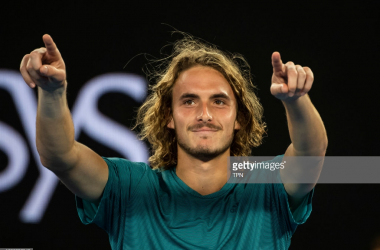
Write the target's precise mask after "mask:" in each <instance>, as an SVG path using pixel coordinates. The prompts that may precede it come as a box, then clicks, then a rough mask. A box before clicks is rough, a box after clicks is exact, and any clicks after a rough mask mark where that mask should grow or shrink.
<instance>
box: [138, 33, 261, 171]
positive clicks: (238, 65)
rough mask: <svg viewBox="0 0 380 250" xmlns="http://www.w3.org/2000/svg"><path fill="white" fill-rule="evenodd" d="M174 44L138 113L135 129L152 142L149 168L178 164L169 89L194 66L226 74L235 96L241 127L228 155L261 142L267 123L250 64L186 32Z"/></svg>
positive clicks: (247, 151) (241, 152)
mask: <svg viewBox="0 0 380 250" xmlns="http://www.w3.org/2000/svg"><path fill="white" fill-rule="evenodd" d="M183 35H184V38H182V39H181V40H178V41H176V42H175V43H174V44H173V52H172V54H171V55H170V56H168V57H167V58H165V59H163V61H164V63H162V64H161V66H163V69H160V70H156V71H154V72H153V73H154V78H155V79H156V81H157V83H156V84H154V85H150V86H149V89H150V90H151V94H150V95H149V96H148V97H147V100H146V101H145V103H144V104H143V105H142V106H141V107H140V109H139V110H138V113H137V121H136V125H135V127H134V129H135V128H136V127H137V126H139V125H141V131H140V133H139V137H140V140H144V139H148V141H149V143H150V144H151V145H152V156H150V157H149V163H150V165H151V167H152V169H161V170H166V169H169V168H171V167H173V166H175V165H176V164H177V140H176V136H175V131H174V130H172V129H169V128H168V127H167V124H168V123H169V122H170V119H171V115H172V113H171V112H172V109H171V105H172V90H173V86H174V84H175V82H176V80H177V79H178V77H179V75H180V74H181V73H182V72H184V71H185V70H187V69H189V68H191V67H194V66H207V67H211V68H213V69H215V70H217V71H219V72H220V73H222V74H223V76H224V77H225V78H226V80H227V81H228V82H229V84H230V85H231V88H232V90H233V92H234V95H235V98H236V100H237V104H238V105H237V107H238V110H237V121H238V122H239V124H240V129H239V130H235V135H234V139H233V142H232V144H231V148H230V154H231V156H248V155H250V154H251V148H252V147H258V146H259V145H261V143H262V139H263V134H264V133H266V124H265V122H263V121H262V116H263V107H262V105H261V104H260V102H259V99H258V97H257V96H256V94H255V89H256V86H254V85H253V83H252V81H251V73H250V67H249V65H248V63H247V62H246V60H245V59H244V58H243V56H241V55H240V54H230V53H228V54H227V53H224V52H222V51H221V50H219V49H218V48H217V47H216V46H215V45H212V44H209V43H205V42H202V41H200V40H199V39H196V38H194V37H192V36H190V35H188V34H186V33H183Z"/></svg>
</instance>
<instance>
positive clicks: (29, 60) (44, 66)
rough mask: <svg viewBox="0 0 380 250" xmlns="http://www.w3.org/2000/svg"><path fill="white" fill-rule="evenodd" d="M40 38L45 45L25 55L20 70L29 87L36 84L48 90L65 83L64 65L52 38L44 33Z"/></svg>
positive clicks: (62, 85)
mask: <svg viewBox="0 0 380 250" xmlns="http://www.w3.org/2000/svg"><path fill="white" fill-rule="evenodd" d="M42 40H43V41H44V43H45V47H42V48H39V49H35V50H33V51H32V52H31V53H30V54H27V55H25V56H24V58H23V59H22V61H21V64H20V72H21V75H22V77H23V78H24V81H25V82H26V84H28V85H29V87H31V88H34V87H36V86H38V87H40V88H42V89H44V90H46V91H49V92H50V91H54V90H56V89H58V88H62V87H64V86H65V85H66V67H65V63H64V61H63V59H62V56H61V53H60V52H59V51H58V48H57V46H56V45H55V43H54V41H53V39H52V38H51V37H50V36H49V35H44V36H43V37H42Z"/></svg>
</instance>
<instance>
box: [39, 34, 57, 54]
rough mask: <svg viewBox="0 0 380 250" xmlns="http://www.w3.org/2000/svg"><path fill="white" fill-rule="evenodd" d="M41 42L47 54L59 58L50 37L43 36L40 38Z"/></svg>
mask: <svg viewBox="0 0 380 250" xmlns="http://www.w3.org/2000/svg"><path fill="white" fill-rule="evenodd" d="M42 40H43V41H44V43H45V47H46V50H47V53H48V54H50V55H52V56H59V51H58V48H57V46H56V45H55V43H54V41H53V39H52V38H51V36H50V35H48V34H45V35H43V36H42Z"/></svg>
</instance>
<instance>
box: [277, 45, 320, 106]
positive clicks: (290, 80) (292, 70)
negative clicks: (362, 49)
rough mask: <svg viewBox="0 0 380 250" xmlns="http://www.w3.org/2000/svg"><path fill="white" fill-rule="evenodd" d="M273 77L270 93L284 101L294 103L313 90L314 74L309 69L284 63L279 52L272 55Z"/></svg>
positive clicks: (291, 63)
mask: <svg viewBox="0 0 380 250" xmlns="http://www.w3.org/2000/svg"><path fill="white" fill-rule="evenodd" d="M272 65H273V76H272V85H271V87H270V92H271V93H272V95H274V96H275V97H276V98H278V99H280V100H283V101H294V100H297V99H298V98H299V97H300V96H303V95H305V94H306V93H308V92H309V91H310V89H311V85H312V84H313V81H314V74H313V72H312V71H311V69H310V68H309V67H302V66H301V65H294V63H293V62H287V63H286V64H283V63H282V60H281V55H280V53H279V52H273V54H272Z"/></svg>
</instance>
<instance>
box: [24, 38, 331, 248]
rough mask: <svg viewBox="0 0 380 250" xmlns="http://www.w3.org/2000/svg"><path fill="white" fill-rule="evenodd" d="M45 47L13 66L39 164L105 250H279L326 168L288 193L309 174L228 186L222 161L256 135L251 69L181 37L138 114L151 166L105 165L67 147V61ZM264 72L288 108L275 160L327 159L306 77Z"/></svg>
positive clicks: (295, 169) (295, 71)
mask: <svg viewBox="0 0 380 250" xmlns="http://www.w3.org/2000/svg"><path fill="white" fill-rule="evenodd" d="M43 41H44V43H45V47H46V48H40V49H36V50H34V51H33V52H31V53H30V54H28V55H25V56H24V58H23V60H22V62H21V66H20V71H21V73H22V76H23V78H24V80H25V82H26V83H27V84H28V85H29V86H30V87H32V88H33V87H35V86H38V87H39V88H38V113H37V141H36V143H37V148H38V152H39V154H40V158H41V162H42V164H43V165H44V166H45V167H47V168H48V169H50V170H51V171H53V172H54V173H55V174H56V175H57V176H58V177H59V178H60V180H61V181H62V182H63V183H64V184H65V185H66V186H67V187H68V188H69V189H70V190H71V191H72V192H73V193H74V194H75V195H76V199H77V208H78V213H79V216H80V218H81V220H82V222H83V223H85V224H88V223H96V224H97V225H98V226H100V227H101V228H103V229H104V230H105V231H106V232H107V233H108V235H109V239H110V244H111V247H112V249H288V247H289V245H290V239H291V237H292V234H293V233H294V231H295V230H296V227H297V225H298V224H302V223H304V222H305V221H306V219H307V218H308V216H309V214H310V212H311V200H312V196H313V192H314V186H315V184H316V182H317V180H318V177H319V174H320V171H321V169H322V164H323V161H320V162H318V163H316V164H315V165H314V166H312V167H311V168H310V166H309V168H308V170H307V171H309V172H311V173H313V176H314V181H313V183H309V184H297V183H299V181H298V182H297V180H296V179H297V177H298V176H300V175H302V173H304V172H305V171H306V170H305V168H303V166H301V164H297V161H293V163H292V165H291V166H288V167H286V168H284V169H281V170H280V173H279V174H278V175H277V177H276V178H279V180H280V181H281V180H282V182H283V184H281V183H279V184H274V183H272V184H236V183H235V184H233V183H227V180H228V179H229V177H230V171H228V167H227V162H228V157H229V156H240V155H241V156H247V155H249V154H250V150H251V148H252V147H257V146H259V145H260V144H261V140H262V135H263V133H265V124H264V123H263V122H262V121H261V118H262V107H261V104H260V103H259V102H258V99H257V97H256V95H255V94H254V92H253V88H252V87H253V85H252V83H251V80H250V75H249V71H247V70H246V71H242V70H241V69H240V68H239V67H238V64H237V63H236V61H235V58H234V57H231V56H228V55H226V54H224V53H223V52H221V51H220V50H218V49H216V48H214V47H212V46H209V45H205V44H203V43H200V42H198V41H197V40H194V39H192V38H191V37H187V36H186V37H185V38H184V39H183V40H181V41H179V42H177V43H176V44H175V46H174V53H173V55H172V60H171V62H170V63H169V64H168V65H167V67H166V69H164V71H163V72H159V75H158V82H157V84H156V85H154V86H153V93H152V94H151V95H150V96H149V97H148V99H147V101H146V102H145V103H144V104H143V106H142V107H141V108H140V110H139V113H138V122H137V125H136V126H138V125H141V126H142V131H141V138H142V139H144V138H146V139H148V140H149V142H150V143H151V144H152V149H153V155H152V156H151V157H150V158H149V162H150V165H151V167H149V166H148V165H147V164H145V163H136V162H130V161H128V160H125V159H120V158H107V157H103V158H102V157H100V156H99V155H98V154H96V153H95V152H93V151H92V150H91V149H89V148H88V147H86V146H85V145H83V144H81V143H79V142H76V141H75V140H74V126H73V123H72V120H71V116H70V111H69V109H68V107H67V102H66V97H65V94H66V88H67V81H66V72H65V64H64V61H63V59H62V57H61V55H60V53H59V51H58V49H57V47H56V45H55V43H54V42H53V40H52V38H51V37H50V36H49V35H44V36H43ZM235 57H236V56H235ZM238 58H240V59H242V57H238ZM243 63H245V61H244V59H243ZM272 65H273V76H272V85H271V89H270V90H271V93H272V94H273V95H274V96H275V97H276V98H278V99H280V100H281V101H282V103H283V104H284V106H285V109H286V113H287V118H288V126H289V133H290V137H291V140H292V143H291V144H290V145H289V147H288V149H287V150H286V152H285V154H284V155H280V156H278V157H276V158H275V159H273V160H272V161H281V160H282V158H283V157H288V156H324V155H325V152H326V148H327V136H326V131H325V128H324V125H323V122H322V120H321V118H320V116H319V114H318V112H317V110H316V109H315V108H314V106H313V105H312V103H311V101H310V98H309V97H308V95H307V93H308V92H309V90H310V89H311V86H312V83H313V73H312V71H311V70H310V68H308V67H302V66H300V65H294V63H293V62H288V63H286V64H283V63H282V61H281V58H280V54H279V53H278V52H274V53H273V54H272ZM246 66H248V65H247V64H246ZM126 143H127V142H126Z"/></svg>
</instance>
